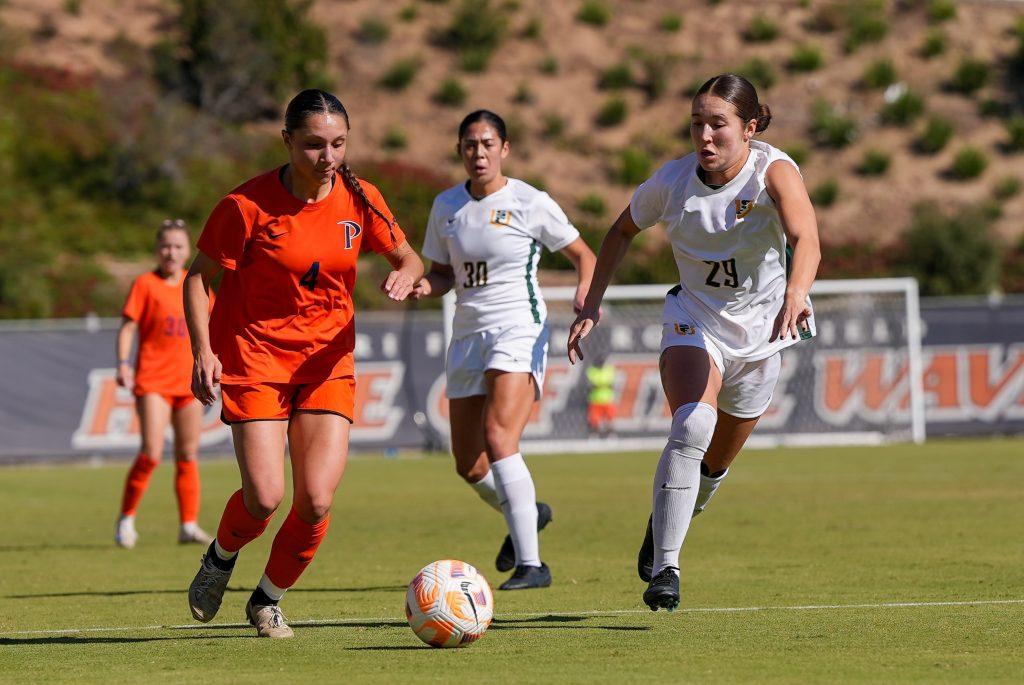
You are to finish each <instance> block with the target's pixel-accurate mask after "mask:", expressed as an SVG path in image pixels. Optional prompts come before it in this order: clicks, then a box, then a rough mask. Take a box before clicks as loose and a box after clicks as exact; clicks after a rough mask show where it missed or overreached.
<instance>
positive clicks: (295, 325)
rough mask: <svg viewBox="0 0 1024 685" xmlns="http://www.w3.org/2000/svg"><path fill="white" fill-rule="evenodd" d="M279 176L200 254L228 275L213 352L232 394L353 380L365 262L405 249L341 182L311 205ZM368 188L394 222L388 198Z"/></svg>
mask: <svg viewBox="0 0 1024 685" xmlns="http://www.w3.org/2000/svg"><path fill="white" fill-rule="evenodd" d="M280 175H281V169H275V170H273V171H270V172H268V173H266V174H263V175H261V176H257V177H256V178H254V179H252V180H250V181H248V182H247V183H244V184H243V185H241V186H239V187H238V188H236V189H235V190H234V191H232V192H231V194H229V195H228V196H227V197H225V198H224V199H223V200H221V201H220V202H219V203H218V204H217V206H216V207H215V208H214V210H213V213H212V214H211V215H210V218H209V219H208V220H207V222H206V226H205V227H204V228H203V234H202V236H200V238H199V249H200V250H202V251H203V252H204V253H205V254H206V255H207V256H209V257H210V258H211V259H213V260H215V261H217V262H219V263H220V264H221V265H222V266H223V267H224V268H225V269H226V272H225V273H224V279H223V280H222V282H221V287H220V289H219V291H218V297H217V304H216V306H215V307H214V308H213V313H212V315H211V316H210V345H211V347H212V348H213V352H214V353H215V354H216V355H217V357H218V358H219V359H220V362H221V364H222V365H223V372H222V375H221V380H222V382H224V383H226V384H252V383H316V382H320V381H324V380H328V379H331V378H340V377H342V376H352V375H354V374H355V365H354V362H353V358H352V352H353V350H354V348H355V322H354V320H353V314H354V307H353V303H352V289H353V288H354V287H355V280H356V260H357V258H358V256H359V252H360V250H361V249H363V248H366V247H368V248H370V249H372V250H374V251H375V252H377V253H385V252H390V251H391V250H393V249H395V248H396V247H398V246H399V245H401V244H402V243H404V242H405V235H404V234H403V233H402V230H401V229H400V228H399V227H398V225H397V224H395V223H392V224H391V225H390V226H389V225H388V223H387V222H386V221H384V220H383V219H381V218H380V217H379V216H377V215H376V214H375V213H374V212H373V211H371V210H370V209H369V208H368V207H367V206H366V205H365V204H364V203H363V201H362V200H361V199H359V198H358V197H357V196H355V195H353V194H352V192H351V191H350V190H349V189H348V187H347V186H346V185H345V181H344V180H343V179H342V177H341V176H340V175H336V176H335V179H334V187H333V188H332V189H331V192H330V193H329V194H328V195H327V197H325V198H324V199H323V200H320V201H319V202H312V203H307V202H303V201H302V200H299V199H298V198H296V197H295V196H293V195H292V194H291V193H290V192H288V189H287V188H285V187H284V185H283V184H282V183H281V178H280ZM361 183H362V186H363V189H364V190H365V192H366V195H367V197H368V198H369V199H370V201H371V202H372V203H373V204H374V206H375V207H377V208H378V209H380V210H381V211H382V212H384V214H385V215H386V216H388V217H389V218H392V215H391V212H390V210H389V209H388V207H387V205H386V204H385V203H384V198H382V197H381V194H380V191H378V190H377V189H376V188H375V187H374V186H373V185H371V184H369V183H367V182H365V181H361ZM393 221H394V220H393V218H392V222H393Z"/></svg>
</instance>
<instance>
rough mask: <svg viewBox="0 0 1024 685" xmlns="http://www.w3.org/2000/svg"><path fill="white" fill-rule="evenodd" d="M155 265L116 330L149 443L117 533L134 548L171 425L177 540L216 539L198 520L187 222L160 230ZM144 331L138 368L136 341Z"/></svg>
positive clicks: (124, 378)
mask: <svg viewBox="0 0 1024 685" xmlns="http://www.w3.org/2000/svg"><path fill="white" fill-rule="evenodd" d="M156 253H157V258H158V263H157V267H156V269H154V270H153V271H150V272H147V273H144V274H142V275H141V276H139V277H138V278H136V279H135V282H134V283H132V288H131V291H130V292H129V293H128V300H127V301H126V302H125V304H124V309H123V311H122V320H121V329H120V330H119V331H118V334H117V376H116V378H117V384H118V385H119V386H121V387H122V388H128V389H129V390H131V391H132V393H133V394H134V395H135V410H136V412H137V413H138V417H139V432H140V433H141V436H142V445H141V448H140V450H139V454H138V456H136V457H135V461H134V462H133V463H132V467H131V470H130V471H129V472H128V478H127V479H126V480H125V484H124V493H123V495H122V497H121V515H120V517H118V520H117V526H116V529H115V532H114V540H115V542H117V544H118V545H120V546H121V547H125V548H127V549H132V548H133V547H135V543H136V542H138V539H139V534H138V532H137V531H136V529H135V512H136V510H137V509H138V507H139V502H140V501H141V500H142V496H143V495H144V494H145V493H146V488H147V487H148V486H149V479H150V477H151V476H152V474H153V470H154V469H156V467H157V465H158V464H159V463H160V459H161V458H162V457H163V452H164V434H165V433H166V432H167V426H168V425H171V426H173V428H174V492H175V494H176V495H177V498H178V517H179V520H180V522H181V525H180V527H179V529H178V542H181V543H188V542H197V543H202V544H204V545H206V544H209V543H210V540H212V539H213V538H211V537H210V536H209V535H208V534H207V533H206V532H205V531H203V529H202V528H200V527H199V524H198V519H199V464H198V462H197V461H196V454H197V452H198V451H199V432H200V427H201V424H202V418H203V408H202V405H201V404H199V401H198V400H196V398H195V397H193V396H192V390H191V382H192V352H191V351H190V349H189V342H188V330H187V329H186V327H185V309H184V307H183V306H182V285H183V283H184V281H185V270H184V266H185V262H186V261H187V260H188V258H189V254H190V239H189V234H188V230H187V229H186V228H185V222H184V221H182V220H181V219H175V220H167V221H164V222H163V225H162V226H161V227H160V229H159V230H158V231H157V234H156ZM136 332H138V335H139V350H138V355H137V356H136V359H135V365H134V367H133V366H132V364H131V359H130V358H131V352H132V344H133V342H134V339H135V334H136Z"/></svg>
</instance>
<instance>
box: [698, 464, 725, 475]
mask: <svg viewBox="0 0 1024 685" xmlns="http://www.w3.org/2000/svg"><path fill="white" fill-rule="evenodd" d="M728 470H729V469H722V470H721V471H715V472H714V473H711V469H709V468H708V465H707V464H705V463H704V462H701V463H700V475H702V476H704V477H705V478H721V477H722V474H724V473H725V472H726V471H728Z"/></svg>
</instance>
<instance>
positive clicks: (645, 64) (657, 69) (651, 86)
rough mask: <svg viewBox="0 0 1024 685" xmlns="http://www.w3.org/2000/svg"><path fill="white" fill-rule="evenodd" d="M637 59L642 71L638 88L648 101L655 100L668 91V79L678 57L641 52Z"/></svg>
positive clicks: (663, 53) (662, 53)
mask: <svg viewBox="0 0 1024 685" xmlns="http://www.w3.org/2000/svg"><path fill="white" fill-rule="evenodd" d="M638 58H639V60H640V67H641V69H642V70H643V80H642V81H641V83H640V86H641V88H643V91H644V93H645V94H646V95H647V99H648V100H657V99H658V98H660V97H661V96H662V95H664V94H665V93H666V92H667V91H668V86H669V78H670V77H671V75H672V71H673V69H674V68H675V66H676V62H677V61H678V57H677V56H676V55H673V54H670V53H666V52H647V51H641V52H640V53H639V54H638Z"/></svg>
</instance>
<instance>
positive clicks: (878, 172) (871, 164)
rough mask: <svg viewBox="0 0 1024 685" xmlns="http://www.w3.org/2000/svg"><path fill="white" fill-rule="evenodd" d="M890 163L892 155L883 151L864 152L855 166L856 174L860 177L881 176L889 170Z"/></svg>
mask: <svg viewBox="0 0 1024 685" xmlns="http://www.w3.org/2000/svg"><path fill="white" fill-rule="evenodd" d="M891 162H892V155H890V154H889V153H888V152H885V151H884V150H874V149H871V150H865V151H864V156H863V157H862V158H861V160H860V164H858V165H857V173H859V174H860V175H861V176H882V175H884V174H885V172H886V171H888V170H889V164H890V163H891Z"/></svg>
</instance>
